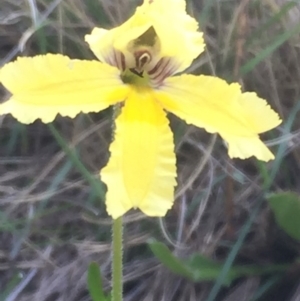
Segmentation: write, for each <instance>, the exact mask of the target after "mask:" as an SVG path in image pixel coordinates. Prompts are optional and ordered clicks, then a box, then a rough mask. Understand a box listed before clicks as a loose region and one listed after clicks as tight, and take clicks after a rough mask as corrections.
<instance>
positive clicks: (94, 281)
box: [87, 262, 108, 301]
mask: <svg viewBox="0 0 300 301" xmlns="http://www.w3.org/2000/svg"><path fill="white" fill-rule="evenodd" d="M87 284H88V289H89V293H90V296H91V298H92V300H93V301H108V299H107V298H106V297H105V294H104V291H103V284H102V279H101V273H100V269H99V266H98V264H97V263H96V262H91V263H90V264H89V269H88V278H87Z"/></svg>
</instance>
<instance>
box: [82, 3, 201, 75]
mask: <svg viewBox="0 0 300 301" xmlns="http://www.w3.org/2000/svg"><path fill="white" fill-rule="evenodd" d="M166 24H168V26H166ZM150 27H153V29H154V30H155V32H156V34H157V36H158V38H159V42H160V43H159V44H160V53H159V58H161V57H170V58H172V59H174V61H175V64H176V66H177V68H178V70H177V72H180V71H182V70H184V69H186V68H187V67H188V66H190V64H191V63H192V61H193V59H195V58H196V57H197V56H198V55H199V54H200V53H202V52H203V51H204V47H205V44H204V40H203V34H202V33H201V32H198V23H197V22H196V20H195V19H194V18H192V17H190V16H189V15H188V14H187V13H186V3H185V1H184V0H144V3H143V5H142V6H140V7H138V8H137V9H136V11H135V14H134V15H133V16H132V17H131V18H130V19H128V20H127V21H126V22H125V23H123V24H122V25H120V26H118V27H115V28H113V29H111V30H105V29H103V28H94V30H93V31H92V33H91V34H90V35H86V37H85V39H86V41H87V42H88V43H89V45H90V48H91V49H92V51H93V52H94V53H95V55H96V56H97V57H98V58H99V59H100V60H101V61H106V62H108V63H111V62H112V61H114V58H113V57H114V56H115V53H114V51H113V50H114V49H116V50H118V51H121V52H122V53H123V54H124V55H125V57H127V58H128V57H129V58H130V60H132V58H131V56H132V54H130V52H131V49H129V44H130V42H131V41H133V40H136V39H138V38H139V37H140V36H141V35H142V34H143V33H145V32H146V31H147V30H148V29H149V28H150ZM155 52H156V51H155ZM113 65H115V64H114V63H113Z"/></svg>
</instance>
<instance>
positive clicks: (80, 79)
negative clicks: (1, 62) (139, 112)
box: [0, 54, 130, 123]
mask: <svg viewBox="0 0 300 301" xmlns="http://www.w3.org/2000/svg"><path fill="white" fill-rule="evenodd" d="M0 82H2V84H3V85H4V86H5V87H6V88H7V89H8V90H9V91H10V92H11V93H12V94H13V95H12V97H11V99H10V100H8V101H7V102H5V103H3V104H1V105H0V114H8V113H10V114H12V115H13V116H14V117H15V118H16V119H18V120H19V121H20V122H23V123H31V122H33V121H35V120H36V119H38V118H40V119H41V120H42V121H43V122H45V123H46V122H51V121H53V119H54V118H55V116H56V115H57V114H61V115H62V116H69V117H75V116H76V115H77V114H78V113H79V112H84V113H88V112H98V111H101V110H103V109H105V108H107V107H108V106H110V105H112V104H115V103H116V102H119V101H123V100H124V99H125V98H126V95H127V94H128V91H129V89H130V88H129V87H128V86H126V85H124V84H123V82H122V81H121V79H120V77H119V70H118V69H116V68H114V67H111V66H109V65H105V64H102V63H100V62H98V61H84V60H71V59H70V58H68V57H67V56H63V55H53V54H47V55H41V56H36V57H20V58H18V59H17V60H16V61H15V62H12V63H8V64H7V65H5V66H4V67H3V68H2V69H1V71H0Z"/></svg>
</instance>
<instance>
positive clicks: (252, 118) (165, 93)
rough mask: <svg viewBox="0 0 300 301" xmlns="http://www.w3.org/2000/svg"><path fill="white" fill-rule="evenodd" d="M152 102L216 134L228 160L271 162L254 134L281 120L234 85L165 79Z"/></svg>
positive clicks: (198, 78)
mask: <svg viewBox="0 0 300 301" xmlns="http://www.w3.org/2000/svg"><path fill="white" fill-rule="evenodd" d="M156 98H157V99H158V100H159V101H160V102H161V103H162V105H163V106H164V108H165V109H166V110H168V111H170V112H171V113H173V114H175V115H177V116H178V117H180V118H182V119H184V120H185V121H186V122H187V123H191V124H194V125H196V126H199V127H203V128H205V129H206V130H207V131H208V132H210V133H219V134H220V135H221V136H222V137H223V138H224V139H225V140H226V141H227V142H228V144H229V150H230V154H231V156H232V157H239V158H246V157H250V156H256V157H257V158H260V159H261V160H265V161H267V160H269V159H271V158H272V155H270V153H269V152H268V155H267V152H266V147H264V148H263V149H262V145H263V144H262V142H261V141H260V140H259V137H258V134H259V133H262V132H265V131H268V130H270V129H272V128H274V127H276V126H277V125H279V124H280V123H281V120H280V119H279V117H278V115H277V114H276V113H275V112H274V111H273V110H272V109H271V108H270V106H269V105H268V104H267V103H266V101H265V100H263V99H261V98H259V97H258V96H257V95H256V94H255V93H242V92H241V89H240V86H239V85H238V84H227V83H226V82H225V81H224V80H222V79H220V78H216V77H212V76H203V75H202V76H194V75H182V76H178V77H177V76H175V77H172V78H168V79H165V81H164V84H163V85H162V86H161V87H160V88H159V90H157V92H156ZM258 141H259V142H258ZM250 145H251V147H250ZM247 148H248V149H247ZM238 150H240V151H238Z"/></svg>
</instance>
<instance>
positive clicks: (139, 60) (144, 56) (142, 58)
mask: <svg viewBox="0 0 300 301" xmlns="http://www.w3.org/2000/svg"><path fill="white" fill-rule="evenodd" d="M134 57H135V65H136V66H135V69H136V70H137V71H139V72H141V71H143V69H144V67H145V66H146V65H147V64H149V63H150V62H151V60H152V56H151V54H150V52H149V51H147V50H140V51H136V52H135V53H134Z"/></svg>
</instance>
